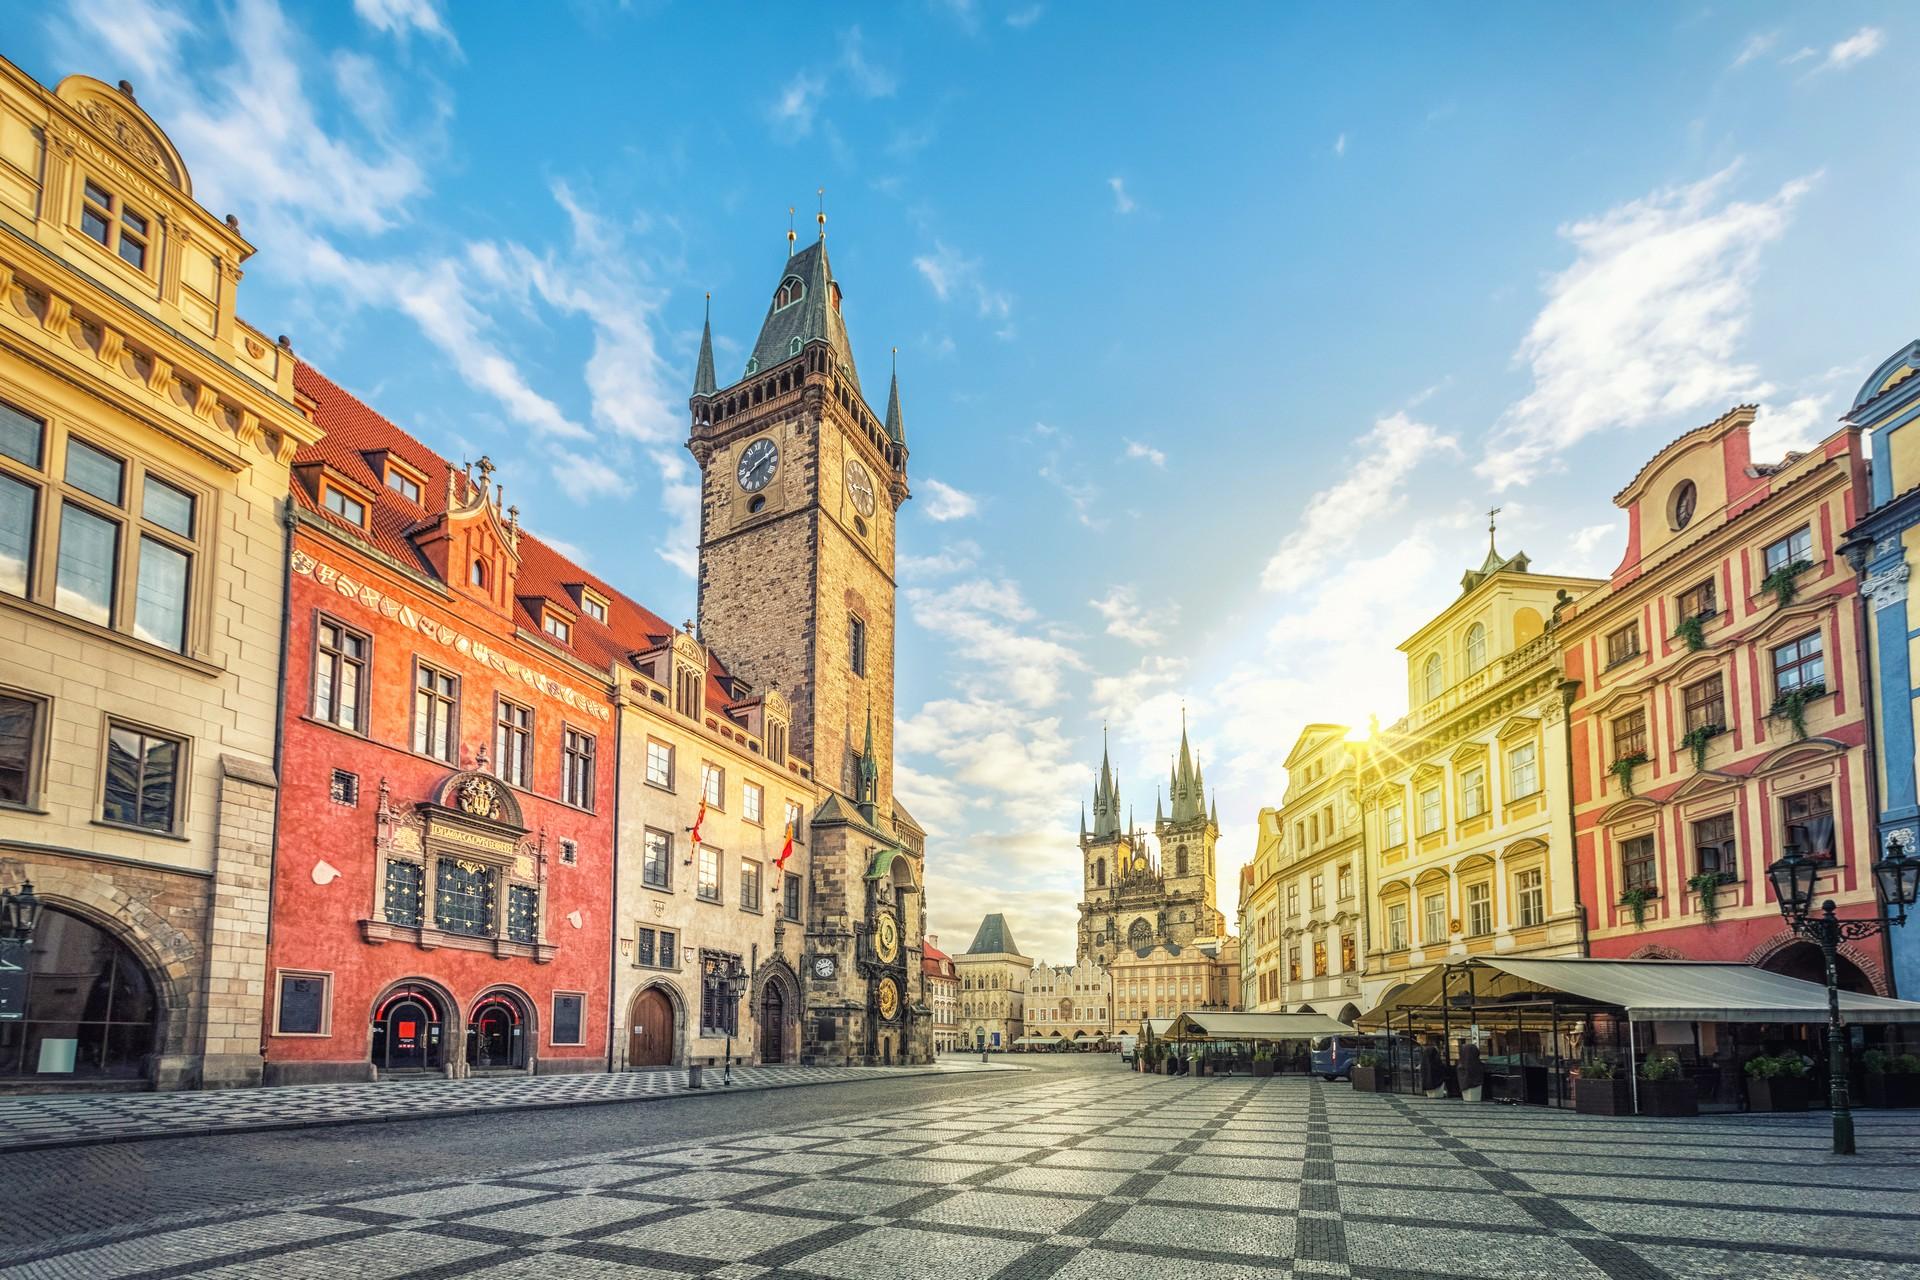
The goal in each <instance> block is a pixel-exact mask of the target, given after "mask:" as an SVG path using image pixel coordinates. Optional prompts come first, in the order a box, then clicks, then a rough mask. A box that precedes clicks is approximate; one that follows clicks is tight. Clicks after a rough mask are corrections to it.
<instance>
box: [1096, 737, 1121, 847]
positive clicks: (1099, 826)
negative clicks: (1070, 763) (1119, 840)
mask: <svg viewBox="0 0 1920 1280" xmlns="http://www.w3.org/2000/svg"><path fill="white" fill-rule="evenodd" d="M1119 834H1120V783H1119V780H1118V779H1117V778H1115V776H1114V773H1113V757H1112V754H1111V753H1110V752H1109V750H1108V748H1107V731H1106V729H1105V728H1104V727H1103V728H1102V729H1101V730H1100V777H1099V780H1098V781H1096V782H1095V783H1094V784H1093V838H1094V839H1095V840H1105V839H1111V838H1113V837H1115V836H1118V835H1119Z"/></svg>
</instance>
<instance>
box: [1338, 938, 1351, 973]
mask: <svg viewBox="0 0 1920 1280" xmlns="http://www.w3.org/2000/svg"><path fill="white" fill-rule="evenodd" d="M1353 961H1354V945H1353V935H1352V934H1350V933H1343V934H1341V935H1340V972H1342V973H1352V972H1353V969H1354V964H1353Z"/></svg>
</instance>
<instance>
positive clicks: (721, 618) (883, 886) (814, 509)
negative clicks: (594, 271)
mask: <svg viewBox="0 0 1920 1280" xmlns="http://www.w3.org/2000/svg"><path fill="white" fill-rule="evenodd" d="M841 306H842V291H841V286H840V284H839V282H838V281H837V280H835V279H834V277H833V274H832V270H831V268H830V266H829V264H828V261H827V251H826V240H825V237H824V230H823V234H822V238H821V240H820V241H819V242H818V243H817V244H814V245H810V246H808V247H807V248H806V249H804V250H802V251H800V252H799V253H797V254H791V255H790V256H789V258H788V259H787V262H786V263H785V265H784V267H783V269H782V272H781V275H780V277H779V281H778V285H777V287H776V289H775V291H774V297H773V300H772V301H771V302H770V303H769V305H768V309H767V314H766V318H765V320H764V321H763V323H762V327H761V332H760V337H759V339H758V341H757V342H756V344H755V346H754V354H753V356H752V357H750V358H749V360H748V362H747V367H746V368H745V370H744V371H743V373H742V375H741V377H740V378H739V379H738V380H736V381H735V382H733V383H731V384H730V385H728V386H726V387H721V386H720V385H718V382H717V379H716V377H715V373H714V366H713V347H712V336H711V331H710V330H709V332H708V333H707V334H706V335H704V336H703V339H702V345H701V352H700V361H699V369H698V372H697V374H696V378H695V386H694V395H693V397H692V399H691V401H690V402H689V404H690V408H691V411H692V425H691V431H690V435H689V439H688V448H689V449H690V450H691V451H692V453H693V456H694V459H695V461H696V462H697V463H698V464H699V466H700V471H701V517H700V520H701V523H700V583H699V586H700V599H699V628H698V634H699V638H700V640H701V641H702V642H704V643H706V644H710V645H712V646H714V647H715V648H716V649H717V650H719V651H720V652H722V653H724V654H726V655H727V661H728V663H729V671H730V672H731V673H732V675H733V677H735V678H736V679H737V680H739V681H740V682H741V683H742V684H743V685H746V686H748V687H751V688H753V689H759V690H776V691H778V692H779V693H780V695H781V696H782V697H783V698H785V699H786V701H787V703H788V704H789V706H790V707H791V710H792V721H791V723H792V741H791V750H792V751H793V752H794V754H795V755H797V756H798V757H800V758H801V759H803V760H807V761H810V762H811V764H812V766H813V771H814V777H815V779H816V780H817V781H818V782H819V783H820V784H821V786H822V788H823V793H822V797H821V801H820V803H819V805H818V807H817V808H816V810H815V812H814V813H813V814H812V816H811V819H810V821H809V823H808V828H809V832H810V837H811V844H810V848H809V850H808V852H809V855H810V859H809V866H808V876H809V893H808V905H807V920H806V941H805V947H806V961H805V965H804V970H803V975H802V984H803V993H802V999H803V1000H804V1003H805V1007H806V1014H807V1016H806V1019H805V1022H804V1027H803V1030H804V1033H805V1034H804V1040H803V1045H802V1050H801V1052H802V1055H803V1057H804V1058H805V1060H807V1061H811V1062H823V1063H850V1064H868V1063H889V1062H925V1061H928V1060H929V1059H930V1058H931V1055H932V1052H933V1014H932V1010H931V1008H930V1006H929V1004H928V1001H927V995H926V987H925V975H924V972H923V966H922V963H921V960H922V950H921V940H922V937H923V934H924V931H925V910H924V904H923V902H922V901H921V896H920V895H921V892H922V887H923V885H924V884H925V875H924V870H923V857H924V841H925V837H924V833H923V832H922V831H921V830H920V827H919V825H918V824H917V823H915V822H914V821H913V819H912V817H911V816H910V815H909V814H908V813H907V812H906V810H905V808H904V807H903V806H902V805H901V804H900V803H899V801H898V800H897V799H895V797H894V794H893V725H894V714H893V697H894V690H893V662H894V616H895V613H894V611H895V605H894V596H895V587H894V527H895V517H896V514H897V512H898V510H899V507H900V504H901V503H902V502H904V501H906V499H907V496H908V493H907V448H906V438H905V430H904V425H903V422H902V418H901V414H900V408H899V388H898V385H897V383H896V384H895V386H894V388H893V391H892V395H891V398H890V403H889V405H888V409H887V415H886V419H885V421H884V422H883V421H882V420H881V419H880V418H879V417H878V416H877V415H875V414H874V412H873V411H872V409H871V408H869V406H868V404H867V401H866V399H865V396H864V394H863V392H862V391H861V387H860V381H859V376H858V374H857V373H856V372H855V370H854V361H853V355H852V351H851V348H850V346H849V344H848V339H847V332H846V326H845V323H844V321H843V320H842V318H841Z"/></svg>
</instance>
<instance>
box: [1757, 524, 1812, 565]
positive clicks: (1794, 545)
mask: <svg viewBox="0 0 1920 1280" xmlns="http://www.w3.org/2000/svg"><path fill="white" fill-rule="evenodd" d="M1766 562H1767V570H1766V571H1767V572H1768V573H1769V574H1771V573H1775V572H1778V571H1779V570H1781V569H1787V568H1791V567H1792V566H1794V565H1796V564H1809V565H1810V564H1812V563H1813V530H1812V529H1811V528H1810V527H1809V526H1807V525H1801V526H1800V527H1799V528H1798V529H1795V530H1794V531H1793V532H1792V533H1790V534H1788V535H1787V536H1786V537H1784V538H1782V539H1780V541H1778V542H1772V543H1768V544H1767V550H1766Z"/></svg>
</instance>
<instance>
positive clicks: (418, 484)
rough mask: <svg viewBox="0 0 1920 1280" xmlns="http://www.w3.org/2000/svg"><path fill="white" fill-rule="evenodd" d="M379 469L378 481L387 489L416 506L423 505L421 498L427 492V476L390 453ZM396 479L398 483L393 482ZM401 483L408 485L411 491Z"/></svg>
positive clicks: (422, 498)
mask: <svg viewBox="0 0 1920 1280" xmlns="http://www.w3.org/2000/svg"><path fill="white" fill-rule="evenodd" d="M380 470H381V475H380V482H381V483H382V484H384V485H385V486H386V487H387V488H388V489H390V490H392V491H393V492H394V493H397V494H399V495H400V497H401V498H403V499H405V500H406V501H408V502H411V503H412V504H413V505H414V506H416V507H418V506H423V505H424V501H423V500H424V498H425V497H426V492H427V478H426V477H425V476H424V475H422V474H421V473H419V472H418V471H415V470H414V469H413V468H412V467H409V466H407V465H406V464H405V463H403V462H400V461H399V460H398V459H396V458H394V457H393V456H392V455H388V457H387V459H386V462H385V464H384V465H383V466H382V467H381V469H380ZM396 480H397V481H399V482H400V484H395V483H394V481H396ZM401 485H406V486H408V487H410V488H411V489H412V490H413V492H411V493H409V492H407V489H404V488H402V487H401Z"/></svg>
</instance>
